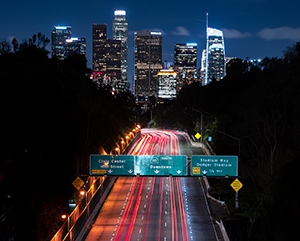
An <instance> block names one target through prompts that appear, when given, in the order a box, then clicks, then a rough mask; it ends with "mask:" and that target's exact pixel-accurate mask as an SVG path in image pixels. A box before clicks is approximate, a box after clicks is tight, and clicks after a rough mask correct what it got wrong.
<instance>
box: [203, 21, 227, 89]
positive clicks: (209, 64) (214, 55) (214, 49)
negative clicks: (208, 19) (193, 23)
mask: <svg viewBox="0 0 300 241" xmlns="http://www.w3.org/2000/svg"><path fill="white" fill-rule="evenodd" d="M206 35H207V37H206V49H205V50H204V52H203V54H202V58H204V60H203V59H202V70H203V72H204V73H203V74H204V85H207V84H208V83H210V82H212V81H213V80H216V81H219V80H221V79H222V78H223V77H224V76H225V70H226V69H225V68H226V65H225V45H224V37H223V32H222V31H221V30H218V29H215V28H209V27H207V28H206Z"/></svg>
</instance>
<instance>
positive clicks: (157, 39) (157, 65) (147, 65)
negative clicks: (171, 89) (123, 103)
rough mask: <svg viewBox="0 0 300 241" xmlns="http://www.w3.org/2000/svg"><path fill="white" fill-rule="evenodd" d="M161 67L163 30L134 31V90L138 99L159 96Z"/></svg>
mask: <svg viewBox="0 0 300 241" xmlns="http://www.w3.org/2000/svg"><path fill="white" fill-rule="evenodd" d="M161 69H162V32H154V31H150V30H148V31H137V32H134V81H135V86H134V92H135V95H136V97H137V99H138V100H147V99H148V98H149V97H150V96H154V97H156V98H157V96H158V78H157V73H158V71H159V70H161Z"/></svg>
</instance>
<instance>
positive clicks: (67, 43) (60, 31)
mask: <svg viewBox="0 0 300 241" xmlns="http://www.w3.org/2000/svg"><path fill="white" fill-rule="evenodd" d="M51 37H52V43H51V52H52V54H51V56H52V58H57V59H60V60H64V59H65V58H67V57H68V56H69V55H70V54H81V55H84V56H86V38H74V37H72V28H71V26H54V29H53V31H52V36H51Z"/></svg>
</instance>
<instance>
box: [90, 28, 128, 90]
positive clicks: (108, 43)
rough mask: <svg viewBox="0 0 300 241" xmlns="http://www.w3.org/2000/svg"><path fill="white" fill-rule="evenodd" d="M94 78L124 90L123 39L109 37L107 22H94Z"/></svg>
mask: <svg viewBox="0 0 300 241" xmlns="http://www.w3.org/2000/svg"><path fill="white" fill-rule="evenodd" d="M92 78H93V80H94V81H95V82H97V83H98V85H99V86H102V85H110V86H111V87H112V89H113V90H116V91H122V90H124V85H123V84H122V81H121V78H122V77H121V40H116V39H108V38H107V25H106V24H93V76H92Z"/></svg>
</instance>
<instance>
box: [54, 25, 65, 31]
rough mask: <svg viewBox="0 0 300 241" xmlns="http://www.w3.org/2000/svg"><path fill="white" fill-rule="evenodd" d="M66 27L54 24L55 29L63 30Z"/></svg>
mask: <svg viewBox="0 0 300 241" xmlns="http://www.w3.org/2000/svg"><path fill="white" fill-rule="evenodd" d="M67 28H68V27H67V26H55V29H62V30H65V29H67Z"/></svg>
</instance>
